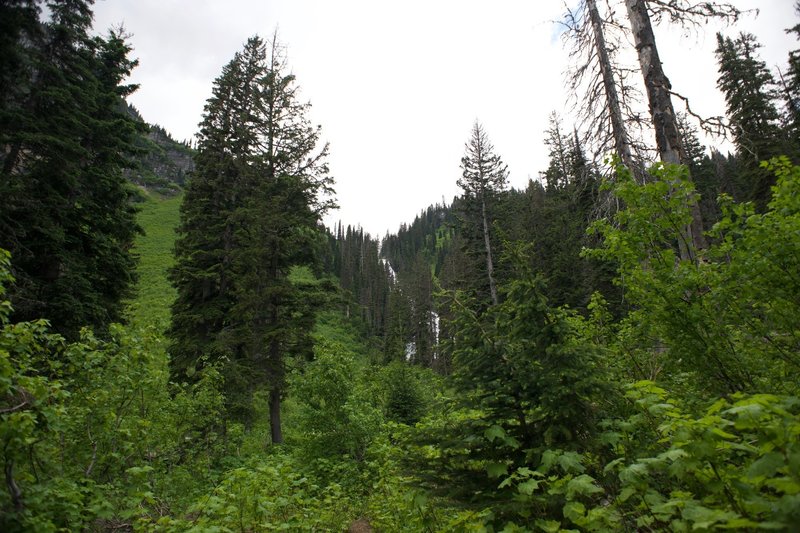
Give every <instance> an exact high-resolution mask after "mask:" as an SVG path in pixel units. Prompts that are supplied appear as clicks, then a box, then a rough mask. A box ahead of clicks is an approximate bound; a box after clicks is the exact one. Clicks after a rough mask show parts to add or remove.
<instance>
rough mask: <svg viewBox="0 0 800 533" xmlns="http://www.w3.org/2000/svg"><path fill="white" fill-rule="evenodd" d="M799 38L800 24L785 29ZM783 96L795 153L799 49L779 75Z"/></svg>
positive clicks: (799, 138)
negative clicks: (784, 72)
mask: <svg viewBox="0 0 800 533" xmlns="http://www.w3.org/2000/svg"><path fill="white" fill-rule="evenodd" d="M795 11H796V12H797V14H798V15H800V1H798V2H796V3H795ZM786 33H794V34H795V36H796V38H797V39H800V24H797V25H795V26H793V27H792V28H790V29H788V30H786ZM781 81H782V84H783V97H784V100H785V102H786V118H785V124H786V126H785V129H786V133H787V137H788V138H789V139H790V141H792V145H793V148H794V150H795V152H796V153H798V154H800V49H797V50H792V51H791V52H789V65H788V69H787V72H786V75H785V76H784V75H782V76H781Z"/></svg>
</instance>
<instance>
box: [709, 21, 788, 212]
mask: <svg viewBox="0 0 800 533" xmlns="http://www.w3.org/2000/svg"><path fill="white" fill-rule="evenodd" d="M760 47H761V45H760V44H759V43H758V41H757V40H756V37H755V36H754V35H752V34H748V33H742V34H740V35H739V37H737V38H736V39H731V38H730V37H724V36H722V35H721V34H719V33H718V34H717V49H716V55H717V61H718V63H719V74H720V75H719V78H718V80H717V86H718V87H719V88H720V90H722V92H723V94H724V96H725V101H726V104H727V110H728V118H729V119H730V123H731V127H732V130H733V139H734V142H735V144H736V153H737V156H738V157H739V159H740V161H741V163H742V165H743V173H742V175H741V176H740V181H741V182H743V188H744V189H745V190H746V191H748V193H747V197H746V198H747V199H748V200H753V201H754V202H755V203H756V206H757V207H758V208H760V209H764V208H766V204H767V202H768V201H769V198H770V186H772V185H773V183H774V176H773V175H772V173H770V172H767V171H766V170H765V169H762V168H761V167H760V163H761V161H764V160H766V159H769V158H771V157H773V156H776V155H779V154H780V153H781V152H782V151H784V149H785V148H786V146H785V145H784V144H783V143H782V141H781V132H780V127H779V118H780V115H779V113H778V109H777V107H776V106H775V100H776V97H777V94H776V90H775V79H774V77H773V76H772V73H771V72H770V71H769V69H768V68H767V65H766V64H765V63H764V61H762V60H761V59H760V58H759V57H758V49H759V48H760Z"/></svg>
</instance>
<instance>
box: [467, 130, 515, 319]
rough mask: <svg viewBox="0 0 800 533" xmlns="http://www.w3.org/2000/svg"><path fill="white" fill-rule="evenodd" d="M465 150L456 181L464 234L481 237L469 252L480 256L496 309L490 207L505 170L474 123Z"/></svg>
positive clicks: (501, 186) (503, 181)
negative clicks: (458, 177)
mask: <svg viewBox="0 0 800 533" xmlns="http://www.w3.org/2000/svg"><path fill="white" fill-rule="evenodd" d="M465 149H466V153H465V155H464V157H462V158H461V170H462V175H461V178H460V179H459V180H458V186H459V187H461V188H462V189H463V190H464V207H465V209H464V220H463V228H464V229H466V230H467V232H468V233H467V235H474V234H476V233H477V234H479V235H480V240H481V241H482V242H481V245H477V244H476V247H475V249H473V250H472V252H473V253H476V254H477V255H482V256H483V259H484V263H485V271H484V272H485V276H486V281H487V283H486V285H488V288H489V296H490V298H491V302H492V303H493V304H494V305H496V304H497V303H498V297H497V282H496V280H495V274H494V262H495V259H494V256H493V254H492V235H491V233H492V230H491V226H492V203H493V201H494V200H495V199H496V197H497V195H498V194H499V193H500V192H501V191H503V190H505V188H506V184H507V180H508V167H507V166H506V165H505V164H504V163H503V162H502V160H501V159H500V156H499V155H497V154H495V153H494V146H492V144H491V143H490V142H489V136H488V135H487V134H486V131H485V130H484V129H483V126H481V124H480V123H479V122H478V121H477V120H476V121H475V124H474V125H473V127H472V135H471V136H470V139H469V141H468V142H467V144H466V145H465ZM478 250H480V251H478Z"/></svg>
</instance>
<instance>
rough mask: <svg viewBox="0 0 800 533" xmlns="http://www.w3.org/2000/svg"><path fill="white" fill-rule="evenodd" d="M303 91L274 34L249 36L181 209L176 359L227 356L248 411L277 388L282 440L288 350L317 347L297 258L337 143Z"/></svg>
mask: <svg viewBox="0 0 800 533" xmlns="http://www.w3.org/2000/svg"><path fill="white" fill-rule="evenodd" d="M309 105H310V104H307V103H300V102H298V101H297V86H296V84H295V79H294V76H293V75H291V74H288V73H287V72H286V64H285V57H284V52H283V49H282V48H281V47H280V45H279V44H278V43H277V42H276V41H274V40H273V42H271V43H265V42H264V41H263V40H262V39H260V38H259V37H253V38H251V39H249V40H248V42H247V43H246V45H245V46H244V49H243V50H242V51H241V52H239V53H237V54H236V55H235V57H234V58H233V60H232V61H231V62H230V63H229V64H228V65H227V66H226V67H225V68H224V69H223V72H222V74H221V75H220V77H219V78H217V80H216V82H215V85H214V90H213V96H212V98H210V99H209V101H208V103H207V105H206V110H205V117H204V120H203V122H202V124H201V127H202V129H201V133H200V138H199V143H198V149H199V153H198V156H197V161H196V171H195V174H194V176H193V177H192V179H191V181H190V183H189V188H188V190H187V194H186V197H185V199H184V204H183V206H182V213H181V225H180V228H179V240H178V242H177V244H176V257H177V262H176V265H175V267H174V268H173V270H172V273H171V276H172V280H173V283H174V284H175V286H176V288H177V289H178V298H177V300H176V302H175V304H174V306H173V322H172V326H171V328H170V336H171V338H172V348H171V353H172V356H173V361H172V370H173V373H174V374H176V375H178V376H190V375H191V374H192V373H193V370H194V369H195V368H196V367H198V366H202V365H204V364H207V361H211V362H214V361H219V362H221V363H223V368H224V371H223V373H224V374H225V376H226V380H227V387H228V391H229V406H228V408H229V410H230V411H231V412H232V414H234V415H235V416H238V417H241V418H244V419H247V417H248V416H249V413H250V411H251V409H252V405H251V394H252V391H253V390H254V388H255V387H256V386H260V385H261V386H266V387H267V388H268V390H269V409H270V422H271V429H272V442H274V443H280V442H282V440H283V437H282V431H281V423H280V404H281V399H282V396H283V394H284V388H285V386H284V381H285V370H284V364H285V360H286V358H287V357H288V356H291V355H309V349H310V340H309V338H308V335H309V334H310V329H311V328H310V323H311V322H312V321H313V308H312V306H309V305H307V303H308V302H307V301H305V298H304V297H305V296H307V294H308V292H309V290H308V287H304V286H303V284H300V283H298V282H295V281H293V280H292V279H291V277H290V274H291V272H292V270H293V269H294V268H295V267H297V266H300V265H312V264H314V263H315V261H316V259H317V257H316V254H315V251H316V250H318V249H319V248H320V246H319V242H320V240H321V239H322V238H323V237H322V235H321V233H320V232H319V229H318V227H319V222H320V217H321V215H322V213H323V212H324V211H325V210H326V209H327V208H329V207H330V206H331V201H330V200H328V199H327V195H328V193H330V192H332V190H331V188H330V185H331V182H332V180H331V178H330V177H328V169H327V165H326V163H325V158H326V156H327V146H324V147H322V148H321V149H320V148H318V146H317V144H318V141H319V128H318V127H317V128H314V127H312V126H311V125H310V124H309V121H308V118H307V111H308V108H309Z"/></svg>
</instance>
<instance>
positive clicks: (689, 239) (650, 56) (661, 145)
mask: <svg viewBox="0 0 800 533" xmlns="http://www.w3.org/2000/svg"><path fill="white" fill-rule="evenodd" d="M625 6H626V7H627V8H628V19H629V20H630V23H631V30H632V31H633V38H634V42H635V43H636V51H637V53H638V55H639V66H640V67H641V69H642V76H643V78H644V85H645V88H646V89H647V100H648V102H649V104H650V117H651V118H652V121H653V129H655V134H656V147H657V148H658V153H659V156H660V157H661V160H662V161H663V162H665V163H672V164H681V163H683V164H686V163H688V161H686V154H685V152H684V150H683V144H682V142H681V134H680V130H679V129H678V120H677V117H676V116H675V109H674V108H673V107H672V96H671V93H670V89H671V88H672V85H671V84H670V82H669V79H667V76H666V75H665V74H664V69H663V67H662V65H661V59H660V58H659V56H658V48H656V38H655V35H654V34H653V26H652V24H651V23H650V15H649V14H648V12H647V2H646V0H625ZM690 179H691V177H690ZM689 208H690V211H691V213H692V222H691V224H690V225H688V226H685V227H684V228H683V229H682V231H681V233H682V235H681V238H680V239H679V242H678V246H679V249H680V254H681V259H691V260H695V259H696V257H695V255H694V253H693V250H700V249H703V248H706V246H707V245H706V241H705V238H704V237H703V220H702V216H701V214H700V206H699V205H698V204H697V202H695V201H693V202H692V203H691V205H690V206H689Z"/></svg>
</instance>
